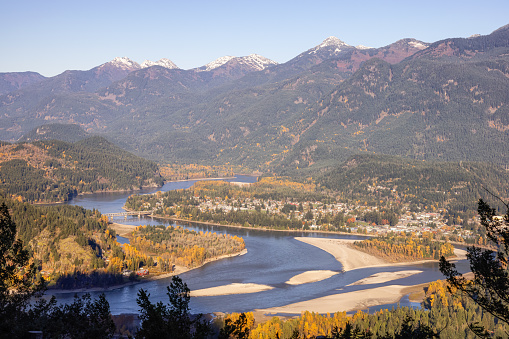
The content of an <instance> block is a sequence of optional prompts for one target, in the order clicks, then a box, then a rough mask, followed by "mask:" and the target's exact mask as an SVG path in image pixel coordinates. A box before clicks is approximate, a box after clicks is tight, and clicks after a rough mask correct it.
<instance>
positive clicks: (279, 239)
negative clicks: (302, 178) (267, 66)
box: [47, 176, 468, 314]
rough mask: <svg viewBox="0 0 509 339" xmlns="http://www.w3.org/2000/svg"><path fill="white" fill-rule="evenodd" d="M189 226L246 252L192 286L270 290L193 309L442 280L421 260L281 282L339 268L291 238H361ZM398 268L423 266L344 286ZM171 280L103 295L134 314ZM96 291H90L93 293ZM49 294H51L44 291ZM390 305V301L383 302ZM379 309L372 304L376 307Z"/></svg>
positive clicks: (196, 273) (114, 308)
mask: <svg viewBox="0 0 509 339" xmlns="http://www.w3.org/2000/svg"><path fill="white" fill-rule="evenodd" d="M229 181H242V182H254V181H256V178H255V177H250V176H237V177H236V178H235V179H230V180H229ZM195 182H196V181H195V180H190V181H181V182H171V183H167V184H165V185H164V186H163V187H162V188H158V189H145V190H143V191H138V192H136V193H140V194H146V193H153V192H155V191H158V190H160V191H168V190H175V189H181V188H189V187H191V186H192V185H193V184H194V183H195ZM131 194H133V193H132V192H128V193H125V192H124V193H98V194H87V195H82V196H78V197H76V198H75V199H73V200H72V201H71V202H69V204H72V205H79V206H83V207H84V208H88V209H93V208H95V209H97V210H99V211H100V212H102V213H113V212H120V211H122V206H123V205H124V203H125V201H126V199H127V197H128V196H129V195H131ZM117 221H118V222H120V223H124V224H132V225H147V224H154V225H155V224H163V225H169V224H170V223H171V224H172V225H174V223H173V222H168V221H161V220H157V219H152V218H141V219H138V218H137V217H134V218H129V219H126V220H123V219H120V220H117ZM179 225H181V226H183V227H186V228H188V229H193V230H196V231H204V232H206V231H211V232H215V233H229V234H231V235H237V236H241V237H243V238H244V241H245V243H246V249H247V254H245V255H242V256H237V257H232V258H227V259H222V260H219V261H215V262H211V263H208V264H206V265H204V266H203V267H200V268H197V269H194V270H191V271H189V272H186V273H183V274H181V275H180V277H181V278H182V280H183V281H184V282H186V283H187V285H188V286H189V288H190V289H191V290H195V289H202V288H209V287H216V286H222V285H228V284H231V283H256V284H264V285H270V286H272V287H274V288H273V289H272V290H268V291H264V292H258V293H251V294H237V295H226V296H208V297H193V298H191V302H190V307H191V312H192V313H211V312H246V311H251V310H254V309H264V308H268V307H277V306H283V305H287V304H291V303H295V302H299V301H304V300H309V299H314V298H318V297H322V296H326V295H331V294H337V293H338V290H339V289H341V291H342V292H350V291H356V290H360V289H365V288H373V287H379V286H384V285H393V284H398V285H415V284H420V283H425V282H430V281H433V280H437V279H443V276H442V274H441V273H440V271H439V270H438V263H432V262H428V263H425V264H418V265H411V266H396V267H383V268H382V267H372V268H364V269H358V270H353V271H348V272H342V273H340V274H337V275H335V276H332V277H331V278H328V279H325V280H322V281H319V282H314V283H308V284H302V285H287V284H286V283H285V282H286V281H287V280H289V279H290V278H291V277H293V276H295V275H297V274H300V273H303V272H306V271H310V270H332V271H341V270H342V267H341V264H340V263H339V262H338V261H336V260H335V258H334V257H333V256H332V255H330V254H328V253H327V252H325V251H322V250H320V249H318V248H317V247H314V246H311V245H308V244H305V243H302V242H300V241H298V240H295V239H294V237H297V236H299V237H330V238H341V239H357V238H359V239H361V238H360V237H356V236H354V235H352V236H348V235H332V234H319V233H304V232H274V231H258V230H248V229H242V228H232V227H226V226H210V225H196V224H195V225H185V224H179ZM457 266H458V268H459V270H460V271H466V270H467V269H468V262H466V260H463V261H460V262H459V263H458V264H457ZM402 270H421V271H423V272H422V273H420V274H416V275H413V276H410V277H407V278H402V279H399V280H393V281H390V282H387V283H382V284H371V285H357V286H347V285H349V284H351V283H353V282H355V281H358V280H360V279H363V278H366V277H368V276H370V275H372V274H375V273H379V272H395V271H402ZM170 281H171V278H167V279H161V280H155V281H150V282H146V283H141V284H136V285H131V286H124V287H120V288H117V289H113V290H109V291H106V292H105V294H106V298H107V300H108V302H109V303H110V307H111V312H112V313H113V314H120V313H137V312H138V306H137V304H136V296H137V293H138V290H139V289H140V288H143V289H145V290H147V291H148V292H149V293H150V300H151V301H152V302H157V301H163V302H164V303H167V302H168V297H167V295H166V292H167V290H166V286H168V285H169V284H170ZM99 293H100V292H92V293H91V294H92V297H96V296H97V295H98V294H99ZM47 294H51V291H48V293H47ZM73 295H74V292H73V293H59V294H55V296H56V297H57V299H58V301H59V302H64V303H69V302H72V298H73ZM400 305H401V306H415V303H410V302H409V301H408V298H406V299H405V298H403V299H402V300H401V301H400ZM385 306H389V307H390V306H392V305H384V307H385ZM378 308H380V307H376V308H372V309H371V310H373V309H378Z"/></svg>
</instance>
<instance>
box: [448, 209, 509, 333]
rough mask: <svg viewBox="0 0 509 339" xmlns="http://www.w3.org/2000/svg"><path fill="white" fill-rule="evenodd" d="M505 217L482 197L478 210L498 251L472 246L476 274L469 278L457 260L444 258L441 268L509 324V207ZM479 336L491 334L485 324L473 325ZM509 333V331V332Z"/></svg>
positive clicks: (450, 279) (470, 257) (469, 253)
mask: <svg viewBox="0 0 509 339" xmlns="http://www.w3.org/2000/svg"><path fill="white" fill-rule="evenodd" d="M504 205H505V206H506V213H505V215H504V216H503V217H500V216H497V214H496V210H495V209H494V208H492V207H491V206H490V205H488V204H487V203H485V202H484V201H483V200H482V199H481V200H479V204H478V213H479V217H480V220H481V225H482V226H483V227H484V228H485V229H486V236H487V237H488V239H489V240H490V241H491V242H492V244H494V245H495V246H496V250H495V251H493V250H489V249H481V248H478V247H468V249H467V258H468V260H469V261H470V269H471V270H472V273H473V274H474V277H473V279H471V280H468V279H466V278H465V277H464V276H463V275H462V274H460V273H459V272H458V271H457V270H456V266H455V265H454V264H453V263H450V262H448V261H447V260H445V258H444V257H442V258H441V259H440V271H441V272H442V273H443V274H444V275H445V276H446V277H447V281H448V282H449V283H450V284H451V285H452V286H454V287H456V288H458V289H459V290H461V291H463V292H465V293H466V294H467V295H468V296H469V297H470V298H472V300H473V301H475V302H476V303H477V304H478V305H479V306H481V307H482V308H483V310H485V311H486V312H488V313H491V314H492V315H494V316H495V317H497V318H498V319H499V321H502V322H504V323H506V324H509V270H508V262H509V206H508V204H507V203H505V202H504ZM469 327H470V328H471V329H472V330H473V331H474V332H475V333H476V334H477V335H479V336H481V337H484V336H488V333H487V332H486V331H485V329H484V328H483V326H482V325H480V324H478V323H474V324H469ZM507 335H508V336H509V333H507Z"/></svg>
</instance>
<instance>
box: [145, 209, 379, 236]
mask: <svg viewBox="0 0 509 339" xmlns="http://www.w3.org/2000/svg"><path fill="white" fill-rule="evenodd" d="M149 217H152V218H155V219H159V220H169V221H175V222H181V223H187V224H199V225H209V226H223V227H231V228H238V229H246V230H254V231H264V232H287V233H310V234H312V233H318V234H337V235H353V236H358V237H365V238H372V237H376V236H378V234H364V233H348V232H340V231H322V230H303V229H300V230H296V229H285V230H282V229H275V228H268V227H253V226H243V225H227V224H218V223H214V222H210V221H194V220H188V219H181V218H176V217H163V216H160V215H153V214H150V215H149Z"/></svg>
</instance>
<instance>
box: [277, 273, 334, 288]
mask: <svg viewBox="0 0 509 339" xmlns="http://www.w3.org/2000/svg"><path fill="white" fill-rule="evenodd" d="M338 273H339V272H334V271H329V270H316V271H307V272H304V273H301V274H297V275H296V276H293V277H291V278H290V280H288V281H287V282H286V283H287V284H288V285H301V284H307V283H311V282H316V281H321V280H325V279H328V278H330V277H332V276H333V275H336V274H338Z"/></svg>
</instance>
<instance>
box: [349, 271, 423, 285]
mask: <svg viewBox="0 0 509 339" xmlns="http://www.w3.org/2000/svg"><path fill="white" fill-rule="evenodd" d="M422 272H423V271H420V270H408V271H397V272H380V273H375V274H373V275H370V276H369V277H367V278H364V279H361V280H358V281H356V282H354V283H353V284H350V285H347V286H353V285H368V284H381V283H384V282H388V281H392V280H396V279H402V278H406V277H410V276H412V275H414V274H419V273H422Z"/></svg>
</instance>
